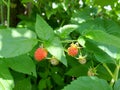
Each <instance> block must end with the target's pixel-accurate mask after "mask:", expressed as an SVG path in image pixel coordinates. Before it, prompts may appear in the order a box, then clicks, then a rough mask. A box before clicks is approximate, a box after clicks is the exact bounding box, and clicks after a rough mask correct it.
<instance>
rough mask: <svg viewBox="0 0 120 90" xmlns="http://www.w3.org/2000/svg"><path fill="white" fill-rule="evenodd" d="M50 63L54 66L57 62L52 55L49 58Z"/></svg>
mask: <svg viewBox="0 0 120 90" xmlns="http://www.w3.org/2000/svg"><path fill="white" fill-rule="evenodd" d="M50 63H51V64H52V65H53V66H56V65H58V64H59V61H58V60H57V59H56V58H55V57H52V58H51V59H50Z"/></svg>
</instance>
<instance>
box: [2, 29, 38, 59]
mask: <svg viewBox="0 0 120 90" xmlns="http://www.w3.org/2000/svg"><path fill="white" fill-rule="evenodd" d="M36 44H37V40H36V35H35V33H34V32H32V31H30V30H27V29H24V28H16V29H13V28H9V29H0V57H5V58H9V57H15V56H18V55H22V54H25V53H27V52H29V51H30V50H32V48H33V47H34V46H35V45H36Z"/></svg>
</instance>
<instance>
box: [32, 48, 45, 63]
mask: <svg viewBox="0 0 120 90" xmlns="http://www.w3.org/2000/svg"><path fill="white" fill-rule="evenodd" d="M34 57H35V59H36V60H37V61H41V60H42V59H44V58H46V57H47V51H46V50H45V49H44V48H38V49H37V50H36V51H35V53H34Z"/></svg>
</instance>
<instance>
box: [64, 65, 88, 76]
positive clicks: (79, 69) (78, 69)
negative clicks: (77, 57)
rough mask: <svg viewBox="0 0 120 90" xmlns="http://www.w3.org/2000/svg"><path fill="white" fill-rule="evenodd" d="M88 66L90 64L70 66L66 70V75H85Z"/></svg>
mask: <svg viewBox="0 0 120 90" xmlns="http://www.w3.org/2000/svg"><path fill="white" fill-rule="evenodd" d="M89 67H90V66H87V65H80V64H79V65H78V66H75V67H73V68H71V69H70V70H69V71H68V72H66V75H69V76H74V77H79V76H84V75H87V72H88V68H89Z"/></svg>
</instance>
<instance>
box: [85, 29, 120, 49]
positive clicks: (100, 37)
mask: <svg viewBox="0 0 120 90" xmlns="http://www.w3.org/2000/svg"><path fill="white" fill-rule="evenodd" d="M85 37H86V38H89V39H91V40H93V41H96V42H99V43H101V44H106V45H111V46H114V47H116V48H120V38H118V37H116V36H113V35H110V34H108V33H106V32H104V31H101V30H91V31H88V32H86V34H85Z"/></svg>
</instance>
